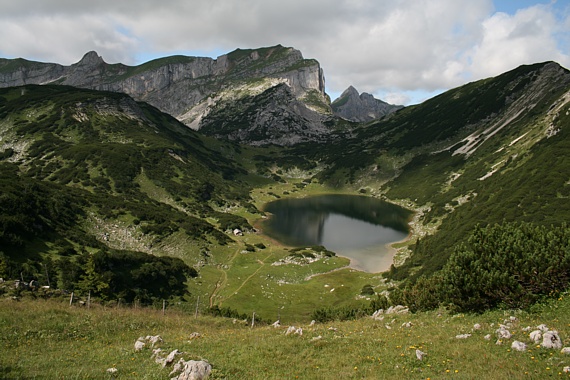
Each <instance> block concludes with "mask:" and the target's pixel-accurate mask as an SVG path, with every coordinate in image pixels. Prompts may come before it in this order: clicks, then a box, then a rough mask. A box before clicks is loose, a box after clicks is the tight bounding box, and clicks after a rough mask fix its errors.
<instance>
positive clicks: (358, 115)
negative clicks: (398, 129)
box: [331, 86, 403, 122]
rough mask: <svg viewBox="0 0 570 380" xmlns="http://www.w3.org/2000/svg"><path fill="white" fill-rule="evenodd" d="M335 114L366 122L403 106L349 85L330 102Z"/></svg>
mask: <svg viewBox="0 0 570 380" xmlns="http://www.w3.org/2000/svg"><path fill="white" fill-rule="evenodd" d="M331 106H332V109H333V113H334V114H335V116H338V117H341V118H343V119H345V120H350V121H355V122H367V121H371V120H375V119H379V118H381V117H384V116H386V115H388V114H390V113H392V112H395V111H397V110H399V109H401V108H403V106H397V105H392V104H388V103H386V102H383V101H382V100H379V99H376V98H374V96H372V95H370V94H367V93H366V92H363V93H362V94H359V93H358V91H357V90H356V89H355V88H354V87H352V86H350V87H349V88H347V89H346V90H344V92H343V93H342V94H341V95H340V97H339V98H338V99H336V100H335V101H334V102H333V103H332V105H331Z"/></svg>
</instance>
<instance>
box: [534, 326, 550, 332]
mask: <svg viewBox="0 0 570 380" xmlns="http://www.w3.org/2000/svg"><path fill="white" fill-rule="evenodd" d="M536 328H537V329H539V330H540V331H542V332H547V331H548V327H547V326H546V325H545V324H542V325H538V326H536Z"/></svg>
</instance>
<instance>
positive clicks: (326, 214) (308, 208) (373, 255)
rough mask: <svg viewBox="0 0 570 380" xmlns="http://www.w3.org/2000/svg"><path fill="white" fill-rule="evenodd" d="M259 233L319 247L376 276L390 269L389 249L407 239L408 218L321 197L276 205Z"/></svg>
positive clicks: (387, 207) (362, 199)
mask: <svg viewBox="0 0 570 380" xmlns="http://www.w3.org/2000/svg"><path fill="white" fill-rule="evenodd" d="M265 211H266V212H269V213H271V214H272V215H271V217H270V218H268V219H267V220H265V221H264V222H263V227H262V228H263V232H264V233H265V234H266V235H268V236H270V237H272V238H274V239H275V240H277V241H279V242H281V243H283V244H285V245H289V246H293V247H303V246H311V245H323V246H325V247H326V248H327V249H328V250H331V251H333V252H335V253H336V254H337V255H339V256H343V257H347V258H349V259H350V261H351V267H353V268H355V269H358V270H362V271H365V272H371V273H377V272H383V271H386V270H388V269H389V268H390V265H391V264H392V261H393V251H392V250H391V249H390V248H389V247H388V245H389V244H390V243H394V242H397V241H400V240H403V239H405V238H406V237H407V235H408V231H409V230H408V221H409V218H410V216H411V212H410V211H409V210H406V209H404V208H402V207H399V206H396V205H394V204H391V203H388V202H384V201H382V200H379V199H375V198H371V197H366V196H355V195H336V194H335V195H321V196H314V197H308V198H301V199H280V200H277V201H274V202H271V203H268V204H267V205H266V206H265Z"/></svg>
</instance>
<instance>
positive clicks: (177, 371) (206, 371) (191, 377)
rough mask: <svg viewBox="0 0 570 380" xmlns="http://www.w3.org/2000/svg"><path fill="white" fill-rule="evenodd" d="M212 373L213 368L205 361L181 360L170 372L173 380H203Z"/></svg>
mask: <svg viewBox="0 0 570 380" xmlns="http://www.w3.org/2000/svg"><path fill="white" fill-rule="evenodd" d="M211 372H212V366H211V365H210V363H208V362H207V361H205V360H199V361H198V360H188V361H185V360H184V359H180V360H179V361H178V362H177V363H176V364H175V365H174V368H173V369H172V372H170V375H169V376H173V375H176V376H175V377H172V378H171V380H203V379H206V378H207V377H208V376H209V375H210V373H211Z"/></svg>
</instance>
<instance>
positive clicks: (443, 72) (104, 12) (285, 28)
mask: <svg viewBox="0 0 570 380" xmlns="http://www.w3.org/2000/svg"><path fill="white" fill-rule="evenodd" d="M0 30H2V32H3V33H2V37H1V38H0V57H1V58H18V57H21V58H26V59H29V60H34V61H41V62H55V63H60V64H64V65H69V64H72V63H75V62H78V61H79V60H80V59H81V57H82V56H83V55H84V54H85V53H86V52H88V51H91V50H95V51H96V52H97V53H99V55H101V56H102V57H103V59H104V60H105V61H106V62H108V63H118V62H121V63H124V64H128V65H137V64H140V63H144V62H146V61H149V60H151V59H154V58H158V57H164V56H169V55H174V54H183V55H189V56H201V57H212V58H216V57H217V56H219V55H222V54H225V53H228V52H231V51H233V50H235V49H237V48H241V49H253V48H259V47H266V46H274V45H277V44H281V45H283V46H289V47H294V48H296V49H298V50H300V51H301V52H302V53H303V56H304V57H305V58H314V59H316V60H318V61H319V63H320V64H321V67H322V68H323V70H324V74H325V78H326V91H327V93H328V94H329V95H330V96H331V98H332V99H333V100H334V99H335V98H336V97H338V96H339V95H340V93H341V92H342V91H344V90H345V89H346V88H347V87H348V86H350V85H352V86H354V87H355V88H356V89H357V90H358V91H359V92H368V93H371V94H373V95H374V96H375V97H377V98H379V99H382V100H385V101H387V102H389V103H392V104H404V105H409V104H416V103H420V102H422V101H423V100H426V99H428V98H430V97H432V96H434V95H436V94H438V93H441V92H443V91H445V90H448V89H450V88H454V87H457V86H460V85H463V84H465V83H468V82H472V81H474V80H478V79H482V78H487V77H491V76H495V75H499V74H501V73H503V72H506V71H508V70H511V69H514V68H516V67H518V66H520V65H522V64H532V63H537V62H544V61H556V62H558V63H559V64H561V65H562V66H564V67H566V68H570V0H557V1H556V0H542V1H539V0H534V1H533V0H239V1H238V0H161V1H159V2H157V1H155V0H98V1H81V0H18V1H15V0H0Z"/></svg>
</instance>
